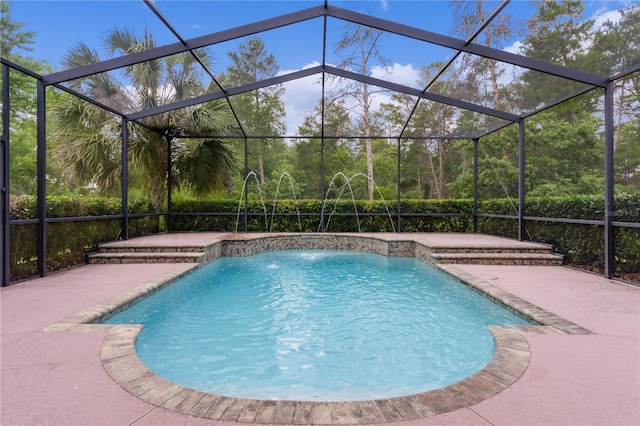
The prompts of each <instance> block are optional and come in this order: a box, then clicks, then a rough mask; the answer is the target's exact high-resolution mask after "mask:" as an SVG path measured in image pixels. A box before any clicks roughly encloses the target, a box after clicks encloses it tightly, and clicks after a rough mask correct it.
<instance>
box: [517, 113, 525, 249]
mask: <svg viewBox="0 0 640 426" xmlns="http://www.w3.org/2000/svg"><path fill="white" fill-rule="evenodd" d="M518 125H519V137H518V171H519V176H518V239H519V240H520V241H523V240H524V233H525V230H524V196H525V187H524V179H525V174H524V167H525V161H524V160H525V158H524V119H522V120H520V121H519V122H518Z"/></svg>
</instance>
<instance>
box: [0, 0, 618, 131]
mask: <svg viewBox="0 0 640 426" xmlns="http://www.w3.org/2000/svg"><path fill="white" fill-rule="evenodd" d="M628 3H629V0H623V1H613V0H609V1H603V0H585V6H586V13H585V16H586V17H588V18H596V20H597V23H598V24H601V23H602V22H603V21H605V20H606V19H612V20H615V19H617V18H618V16H619V14H618V13H617V12H616V10H617V9H618V8H620V7H624V6H625V5H626V4H628ZM154 4H155V5H156V7H157V8H158V9H159V10H160V12H161V13H162V14H163V15H164V16H165V17H166V18H167V19H168V21H169V22H170V23H171V24H172V25H173V26H174V27H175V29H176V30H177V31H178V32H179V33H180V35H181V36H182V37H183V38H185V39H189V38H193V37H198V36H202V35H206V34H210V33H213V32H217V31H221V30H225V29H229V28H233V27H236V26H240V25H246V24H249V23H252V22H256V21H259V20H262V19H267V18H272V17H276V16H279V15H282V14H286V13H291V12H294V11H298V10H301V9H305V8H309V7H316V6H322V5H323V1H322V0H306V1H273V0H271V1H267V0H263V1H244V0H235V1H221V0H197V1H188V0H182V1H169V0H155V1H154ZM329 4H330V5H334V6H338V7H342V8H345V9H350V10H355V11H357V12H361V13H366V14H369V15H373V16H375V17H379V18H383V19H386V20H390V21H394V22H399V23H402V24H406V25H410V26H414V27H418V28H421V29H425V30H428V31H432V32H437V33H441V34H445V35H449V36H454V37H457V38H465V36H463V35H460V34H456V33H455V32H454V31H455V29H456V27H455V22H454V20H453V19H452V18H451V15H452V11H451V6H450V3H449V2H448V1H434V0H421V1H419V0H413V1H401V0H371V1H366V0H359V1H353V0H348V1H337V0H335V1H331V0H330V1H329ZM499 4H500V2H498V1H488V2H487V6H488V7H490V8H496V7H498V5H499ZM11 12H12V18H13V20H14V21H18V22H22V23H25V24H26V25H25V27H24V28H23V29H24V30H27V31H34V32H35V33H36V36H35V45H34V46H33V47H34V50H33V51H32V52H30V54H31V55H32V56H33V57H35V58H36V59H42V60H46V61H47V62H48V63H49V64H51V65H52V67H53V68H54V69H60V62H61V60H62V59H63V58H64V56H65V54H66V53H67V52H68V51H69V50H70V49H71V48H72V47H73V46H75V45H76V44H77V43H78V42H80V41H82V42H84V43H86V44H87V45H88V46H90V47H94V48H96V49H97V50H98V51H99V52H100V55H101V57H102V58H103V59H106V58H107V57H108V56H107V55H106V53H105V52H104V51H102V50H101V43H102V40H104V37H105V35H106V34H107V33H108V32H109V31H110V30H112V29H113V28H114V27H115V26H118V27H127V28H131V29H133V30H134V31H135V32H136V33H137V34H139V35H141V34H142V33H143V32H144V31H145V30H146V31H149V32H150V33H152V34H153V35H154V37H155V38H156V41H157V42H158V44H159V45H162V44H168V43H174V42H176V41H177V40H176V38H175V37H174V36H173V35H172V34H171V33H170V31H169V30H168V29H167V28H166V27H165V26H164V25H163V24H162V23H161V21H160V20H159V19H158V18H157V17H156V16H155V15H154V14H153V13H152V12H151V11H150V9H149V8H148V7H147V6H146V5H145V4H144V3H143V2H142V0H139V1H138V0H136V1H134V0H111V1H93V0H91V1H88V0H84V1H60V0H47V1H42V0H40V1H31V0H13V3H12V6H11ZM534 12H535V5H532V4H531V2H529V1H528V0H527V1H523V0H515V1H512V2H511V3H510V4H509V5H508V6H507V7H506V9H505V10H504V12H503V13H505V14H511V15H512V16H513V17H514V18H516V19H518V20H522V21H524V20H526V19H527V18H528V17H529V16H531V15H532V14H533V13H534ZM327 30H328V34H329V35H328V40H327V49H326V62H327V63H328V64H337V63H339V62H340V58H339V57H338V56H337V55H336V54H335V49H334V48H335V44H336V42H337V41H338V40H339V38H340V36H341V35H342V32H343V30H344V22H343V21H339V20H336V19H333V18H330V19H328V21H327ZM322 32H323V20H322V19H315V20H311V21H306V22H303V23H300V24H296V25H293V26H289V27H284V28H281V29H277V30H273V31H269V32H268V33H261V34H259V36H260V37H261V38H262V40H263V42H264V44H265V47H266V49H267V51H268V52H269V53H273V54H274V55H275V56H276V58H277V61H278V65H279V67H280V69H281V70H282V73H284V72H288V71H294V70H300V69H303V68H306V67H309V66H313V65H319V64H320V63H321V62H322V52H323V46H322ZM520 43H521V40H519V38H518V36H517V35H514V36H513V37H512V38H511V39H510V40H508V41H506V42H504V45H503V46H501V48H502V49H504V50H507V51H510V52H514V53H518V49H519V46H520ZM238 44H239V40H232V41H230V42H225V43H221V44H219V45H216V46H215V47H214V48H212V49H211V53H212V54H213V58H214V66H213V70H214V72H219V71H221V70H224V69H225V67H226V65H227V63H228V56H227V52H229V51H232V50H235V49H237V47H238ZM453 53H454V52H453V51H451V50H450V49H446V48H441V47H437V46H434V45H427V44H426V43H421V42H416V41H414V40H410V39H406V38H401V37H399V36H394V35H391V36H388V37H386V38H385V39H384V41H383V54H384V56H385V57H386V58H387V59H388V64H387V65H386V66H385V67H383V66H374V67H372V70H371V75H372V76H374V77H378V78H385V79H388V80H391V81H394V82H397V83H401V84H405V85H408V86H413V87H419V84H418V82H417V81H418V72H419V70H420V67H421V66H424V65H428V64H430V63H431V62H434V61H446V60H448V59H449V58H450V57H451V56H452V55H453ZM285 89H286V92H285V95H284V96H283V101H284V103H285V106H286V110H287V120H286V124H287V129H288V131H287V133H288V134H293V133H295V129H297V126H298V125H299V124H300V123H301V122H302V119H303V115H304V114H306V113H308V112H310V111H311V110H312V109H313V107H315V106H316V105H317V103H318V100H319V99H320V86H319V85H318V84H317V82H316V79H313V78H309V79H304V80H300V81H294V82H290V83H288V84H286V85H285ZM385 96H386V97H385ZM387 97H388V95H380V96H379V97H378V98H377V99H376V100H375V103H376V104H379V103H381V102H384V101H385V100H386V99H387Z"/></svg>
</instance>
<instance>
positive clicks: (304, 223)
mask: <svg viewBox="0 0 640 426" xmlns="http://www.w3.org/2000/svg"><path fill="white" fill-rule="evenodd" d="M355 205H356V207H355V208H356V209H357V213H358V217H357V218H356V216H355V215H354V211H355V210H354V203H353V201H350V200H349V201H346V200H340V201H338V202H335V203H334V202H333V201H328V202H327V203H326V204H325V206H324V223H323V226H322V228H321V226H320V216H321V212H322V210H323V206H322V202H321V201H320V200H298V201H294V200H278V201H277V203H276V206H275V212H274V211H273V208H274V206H273V201H270V200H267V201H265V202H264V205H263V204H262V203H261V202H260V201H252V200H249V202H248V204H247V206H248V207H247V209H248V211H249V216H248V221H247V225H248V230H249V231H250V232H265V231H273V232H300V231H301V232H318V231H324V230H326V231H328V232H357V231H358V222H359V224H360V231H362V232H393V231H394V230H396V231H397V207H398V206H397V203H396V202H394V201H391V202H389V201H387V202H386V204H385V203H383V202H381V201H363V200H356V202H355ZM129 207H130V211H131V213H134V214H135V213H146V212H150V211H151V208H150V206H149V205H147V204H146V203H143V202H132V203H131V204H130V206H129ZM10 208H11V219H33V218H35V217H36V198H35V197H31V196H19V197H11V205H10ZM472 209H473V202H472V200H402V201H401V203H400V210H401V212H402V217H401V231H402V232H472V230H473V219H472V217H471V213H472ZM239 210H240V212H239V213H238V211H239ZM478 211H479V213H481V214H497V215H511V216H513V215H515V214H516V211H515V210H514V206H513V200H508V199H497V200H489V201H484V202H481V203H479V205H478ZM120 213H121V210H120V199H119V198H95V197H94V198H91V197H69V196H64V197H48V198H47V217H48V218H56V217H86V216H106V215H119V214H120ZM172 213H173V214H172V216H171V223H170V226H171V229H172V230H173V231H176V232H179V231H191V232H194V231H195V232H202V231H215V232H234V231H235V230H236V227H237V229H238V230H240V231H244V203H241V204H239V202H238V200H195V199H187V198H183V197H176V198H175V199H174V202H173V204H172ZM606 213H607V214H609V215H611V216H612V218H613V220H614V221H620V222H635V223H638V222H640V194H634V195H626V194H625V195H618V196H616V200H615V209H614V211H612V212H606ZM414 215H415V216H414ZM421 215H433V216H421ZM604 215H605V211H604V199H603V197H602V196H600V197H597V196H578V197H575V196H574V197H552V198H531V199H527V202H526V212H525V216H531V217H558V218H570V219H588V220H602V218H603V217H604ZM129 226H130V230H129V234H130V236H131V237H134V236H141V235H148V234H153V233H157V232H159V219H158V217H148V218H147V217H145V218H139V219H138V218H136V219H133V218H132V219H130V221H129ZM525 230H526V233H525V236H526V238H528V239H530V240H531V241H536V242H542V243H547V244H551V245H553V246H554V248H555V250H556V251H557V252H558V253H562V254H564V255H565V263H567V264H569V265H574V266H579V267H584V268H587V269H591V270H600V269H601V268H602V266H603V265H604V243H603V241H604V235H603V231H604V228H603V226H600V225H579V224H569V223H553V222H542V221H525ZM121 231H122V230H121V222H120V220H119V219H106V220H87V221H72V222H60V223H49V224H47V270H50V271H51V270H57V269H63V268H67V267H70V266H73V265H77V264H80V263H83V262H84V260H85V253H86V252H90V251H93V250H94V249H95V246H96V244H97V243H99V242H103V241H114V240H116V239H118V238H120V236H121ZM478 231H479V232H482V233H486V234H491V235H499V236H505V237H509V238H517V236H518V223H517V220H513V219H501V218H482V217H481V218H478ZM614 231H615V255H616V262H617V267H616V274H617V275H619V276H620V275H624V274H627V273H630V274H640V229H639V228H621V227H615V228H614ZM36 232H37V226H36V225H33V224H28V225H11V229H10V234H11V235H10V238H11V241H10V244H11V247H10V250H11V251H10V258H11V266H10V267H11V279H12V280H17V279H21V278H26V277H31V276H35V275H36V274H37V271H36V265H37V259H36ZM632 279H634V280H635V279H636V278H632Z"/></svg>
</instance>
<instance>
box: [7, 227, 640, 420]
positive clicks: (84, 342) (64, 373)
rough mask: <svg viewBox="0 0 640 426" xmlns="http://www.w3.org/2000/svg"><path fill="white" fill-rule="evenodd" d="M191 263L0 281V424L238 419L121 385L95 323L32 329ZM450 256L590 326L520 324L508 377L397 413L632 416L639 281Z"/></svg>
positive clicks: (179, 239)
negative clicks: (108, 365)
mask: <svg viewBox="0 0 640 426" xmlns="http://www.w3.org/2000/svg"><path fill="white" fill-rule="evenodd" d="M366 235H374V234H366ZM220 236H221V234H179V235H177V234H167V235H164V236H163V235H161V236H154V237H147V240H144V241H153V243H157V242H158V241H160V240H162V241H166V242H167V244H176V243H184V244H187V243H199V242H202V241H209V240H211V239H215V238H219V237H220ZM386 236H390V235H389V234H386ZM380 237H381V238H384V237H385V235H384V234H381V235H380ZM394 237H398V238H412V239H415V240H416V241H419V240H420V241H425V242H426V241H429V242H430V243H437V244H444V245H446V244H457V243H458V242H459V241H457V240H458V239H460V238H464V240H465V241H466V242H468V243H473V244H475V245H483V244H494V243H495V242H496V237H488V236H483V235H465V236H464V237H460V236H459V234H453V235H448V234H411V235H409V234H401V235H400V236H398V235H395V236H394ZM168 240H171V241H168ZM132 241H133V240H132ZM140 241H143V240H142V239H138V242H140ZM500 242H501V243H503V244H505V245H510V244H515V242H513V241H512V240H500ZM193 267H194V265H192V264H157V263H154V264H116V265H109V264H104V265H86V266H81V267H78V268H75V269H71V270H68V271H64V272H60V273H56V274H51V275H49V276H47V277H45V278H39V279H34V280H31V281H28V282H24V283H21V284H17V285H14V286H10V287H5V288H2V291H1V296H2V300H1V309H2V310H1V314H0V319H1V336H0V337H1V347H0V348H1V352H0V357H1V376H0V382H1V388H0V424H2V425H48V424H65V425H165V424H167V425H168V424H174V425H238V423H235V422H223V421H215V420H208V419H203V418H197V417H193V416H189V415H185V414H180V413H176V412H173V411H169V410H165V409H163V408H159V407H156V406H154V405H151V404H148V403H146V402H144V401H143V400H141V399H139V398H137V397H135V396H133V395H131V394H130V393H128V392H127V391H125V390H124V389H122V388H121V387H120V386H119V385H118V384H117V383H116V382H115V381H114V380H113V379H112V378H111V377H110V376H109V375H108V374H107V372H106V371H105V369H104V368H103V365H102V359H101V348H102V344H103V341H104V339H105V337H106V336H107V333H106V332H102V331H94V332H84V333H72V332H55V333H52V332H44V331H43V329H45V328H46V327H48V326H50V325H52V324H54V323H57V322H59V321H61V320H62V319H64V318H67V317H69V316H72V315H74V314H76V313H78V312H80V311H82V310H84V309H86V308H88V307H90V306H93V305H96V304H98V303H100V302H102V301H104V300H105V299H109V298H112V297H115V296H117V295H120V294H122V293H124V292H126V291H129V290H130V289H132V288H134V287H137V286H139V285H141V284H143V283H147V282H150V281H154V280H156V281H157V280H161V279H166V278H168V277H171V276H174V275H179V274H182V273H184V272H185V271H188V270H189V269H191V268H193ZM455 267H456V268H457V269H459V270H461V271H463V272H464V273H467V274H470V275H471V276H473V277H475V278H477V279H479V280H483V281H485V282H488V283H490V284H491V285H493V286H495V287H498V288H500V289H502V290H506V291H508V292H510V293H512V294H513V295H515V296H517V297H520V298H522V299H524V300H526V301H528V302H530V303H532V304H534V305H537V306H539V307H541V308H543V309H545V310H547V311H550V312H552V313H554V314H556V315H558V316H560V317H563V318H565V319H567V320H568V321H571V322H573V323H575V324H577V325H579V326H581V327H584V328H586V329H588V330H591V331H592V332H593V334H589V335H563V334H528V333H525V335H524V337H525V339H526V342H527V344H528V345H529V350H530V354H531V355H530V360H529V364H528V366H527V369H526V371H525V372H524V374H523V375H522V376H521V377H520V378H519V379H518V380H516V381H515V383H513V384H512V385H511V386H509V387H507V388H506V389H505V390H503V391H502V392H500V393H498V394H497V395H495V396H493V397H490V398H489V399H486V400H484V401H482V402H480V403H477V404H475V405H471V406H468V407H465V408H462V409H459V410H456V411H452V412H450V413H447V414H441V415H436V416H432V417H427V418H423V419H419V420H412V421H404V422H399V423H398V424H400V425H406V426H410V425H411V426H414V425H440V424H445V425H459V424H467V425H541V424H544V425H577V424H580V425H640V287H636V286H633V285H627V284H624V283H620V282H617V281H613V280H607V279H604V278H602V277H600V276H597V275H593V274H589V273H584V272H580V271H577V270H573V269H570V268H566V267H560V266H496V265H455Z"/></svg>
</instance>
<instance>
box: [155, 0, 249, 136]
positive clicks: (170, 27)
mask: <svg viewBox="0 0 640 426" xmlns="http://www.w3.org/2000/svg"><path fill="white" fill-rule="evenodd" d="M143 1H144V4H146V5H147V7H148V8H149V9H151V11H152V12H153V14H154V15H156V16H157V17H158V19H160V21H162V23H163V24H164V25H165V26H166V27H167V28H168V29H169V31H171V33H172V34H173V35H174V36H175V37H176V38H177V39H178V40H180V43H182V44H183V45H184V46H186V45H187V43H186V41H185V39H184V38H183V37H182V36H181V35H180V33H179V32H178V30H177V29H176V28H175V27H174V26H173V25H171V23H170V22H169V20H168V19H167V18H165V17H164V15H163V14H162V13H161V12H160V10H158V8H157V7H156V5H155V4H154V3H152V1H151V0H143ZM189 53H191V56H192V57H193V58H194V59H195V60H196V61H197V62H198V64H200V66H201V67H202V69H204V72H206V73H207V75H208V76H209V78H211V80H212V81H213V82H214V83H215V84H216V85H217V86H218V87H219V88H220V90H222V92H223V93H226V90H225V88H224V87H223V85H222V84H221V83H220V82H219V81H218V79H217V78H216V76H215V75H214V74H213V72H212V71H211V70H210V69H209V67H208V66H207V64H205V63H204V62H203V61H202V59H201V58H200V56H198V54H197V53H196V52H195V51H194V50H189ZM225 100H226V101H227V105H229V109H230V110H231V113H232V114H233V118H234V119H235V120H236V123H237V124H238V127H239V128H240V131H241V132H242V134H243V135H245V136H246V135H247V132H245V130H244V127H243V126H242V122H241V121H240V118H238V114H237V113H236V110H235V109H234V108H233V105H232V104H231V100H230V99H229V96H225Z"/></svg>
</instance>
